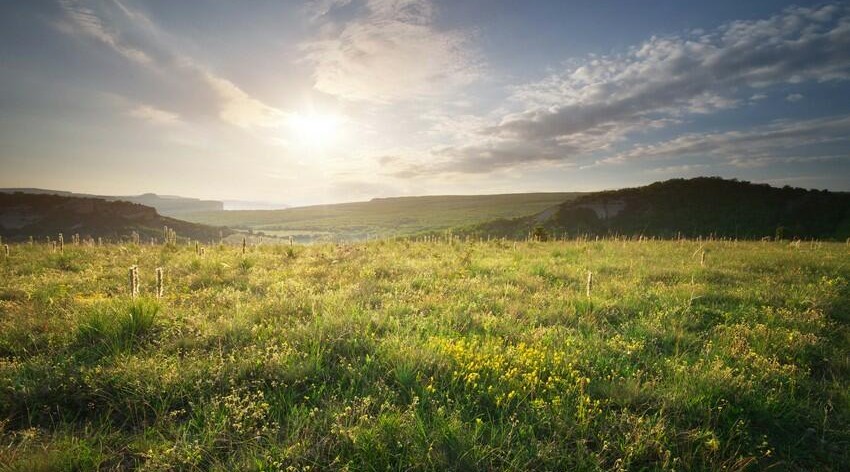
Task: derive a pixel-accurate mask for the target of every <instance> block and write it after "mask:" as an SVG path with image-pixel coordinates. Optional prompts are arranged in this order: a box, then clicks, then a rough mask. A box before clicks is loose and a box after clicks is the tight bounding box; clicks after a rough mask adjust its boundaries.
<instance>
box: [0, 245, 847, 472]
mask: <svg viewBox="0 0 850 472" xmlns="http://www.w3.org/2000/svg"><path fill="white" fill-rule="evenodd" d="M164 232H165V231H164ZM197 249H198V248H196V247H193V246H192V245H180V246H179V247H178V246H176V245H173V244H167V245H164V246H159V247H151V246H148V245H129V246H128V245H109V244H106V245H104V246H100V247H86V246H69V247H68V248H67V249H66V250H65V251H64V252H63V253H61V254H59V253H57V254H53V253H51V251H50V248H49V247H45V246H43V245H36V246H33V247H28V246H25V245H16V246H13V257H11V258H10V259H9V260H8V261H6V262H4V263H3V264H0V439H2V441H3V442H2V447H0V464H2V466H3V467H5V468H7V469H9V470H39V469H41V470H57V469H58V470H92V469H98V468H100V469H122V468H125V469H128V468H129V469H132V468H139V469H147V470H173V469H179V470H210V469H212V470H287V469H289V470H306V469H308V468H310V469H311V470H387V469H391V470H401V469H404V470H721V469H726V470H765V469H773V470H835V471H838V470H847V469H848V468H850V453H848V451H850V360H848V355H847V353H848V352H850V327H848V323H850V312H848V310H847V307H848V306H850V284H848V280H850V253H848V246H847V245H845V244H839V243H836V244H829V243H825V244H821V245H809V244H805V245H800V246H799V247H795V246H790V245H788V244H787V243H782V242H765V243H761V242H757V243H747V242H731V241H727V242H718V241H708V242H705V241H704V242H700V243H697V242H691V241H686V240H681V241H675V242H663V241H653V240H644V241H640V242H638V241H581V242H575V241H573V242H559V241H550V242H539V241H530V242H519V243H516V244H515V243H513V242H506V241H500V240H496V241H489V242H463V241H460V240H458V239H457V238H443V239H436V238H435V239H433V240H430V242H427V243H424V242H410V241H373V242H370V243H368V244H355V245H345V246H338V245H329V244H328V245H316V246H299V245H293V246H290V245H289V244H283V245H279V246H272V245H265V246H264V245H259V246H253V247H252V248H251V251H250V253H248V254H245V255H243V254H242V250H241V248H240V247H239V246H238V245H234V246H233V247H228V246H224V245H216V246H210V247H208V248H206V249H208V250H207V251H206V253H205V255H204V257H198V250H197ZM702 250H708V251H710V252H711V259H710V261H707V263H706V264H705V265H701V264H699V263H697V260H696V257H697V255H699V254H700V251H702ZM133 265H137V266H138V268H139V273H140V274H141V275H142V276H144V274H149V275H150V277H148V278H145V277H142V279H141V281H140V282H141V284H140V287H141V290H140V294H139V296H138V297H136V298H132V297H130V296H128V292H127V289H126V285H127V283H128V281H127V277H128V273H127V268H128V267H130V266H133ZM68 268H72V269H73V270H69V269H68ZM157 268H162V271H164V272H167V274H168V290H167V291H166V292H165V293H163V294H162V295H163V296H162V297H161V298H156V297H155V295H156V294H157V291H158V289H156V288H155V279H154V275H155V274H156V269H157ZM590 273H592V274H593V275H592V280H589V277H588V274H590ZM588 282H590V283H588ZM588 289H590V296H588V291H589V290H588Z"/></svg>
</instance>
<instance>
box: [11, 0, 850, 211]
mask: <svg viewBox="0 0 850 472" xmlns="http://www.w3.org/2000/svg"><path fill="white" fill-rule="evenodd" d="M848 79H850V2H837V3H836V2H833V3H800V2H797V3H792V2H785V1H767V0H747V1H744V2H742V1H740V0H735V1H729V0H719V1H713V2H702V1H699V2H697V1H681V0H667V1H650V0H646V1H641V2H623V1H607V0H593V1H592V0H581V1H579V0H575V1H571V0H547V1H544V0H525V1H522V2H519V1H514V0H314V1H305V2H296V1H289V0H278V1H271V0H253V1H250V2H239V1H225V0H196V1H192V2H174V1H172V0H55V1H50V0H21V1H14V0H7V1H5V2H3V3H2V4H0V169H2V171H0V187H39V188H49V189H55V190H70V191H76V192H84V193H94V194H100V195H129V194H139V193H145V192H155V193H159V194H171V195H183V196H191V197H199V198H212V199H220V200H243V201H256V202H276V203H286V204H290V205H305V204H315V203H330V202H343V201H359V200H366V199H369V198H373V197H386V196H400V195H426V194H430V195H435V194H488V193H513V192H533V191H593V190H602V189H612V188H620V187H628V186H637V185H643V184H647V183H651V182H654V181H659V180H666V179H670V178H680V177H685V178H687V177H695V176H701V175H710V176H721V177H726V178H738V179H742V180H748V181H753V182H764V183H769V184H772V185H778V186H782V185H791V186H799V187H807V188H818V189H831V190H842V191H850V80H848Z"/></svg>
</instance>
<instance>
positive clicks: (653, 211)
mask: <svg viewBox="0 0 850 472" xmlns="http://www.w3.org/2000/svg"><path fill="white" fill-rule="evenodd" d="M536 226H542V227H543V228H545V229H546V230H547V232H548V233H550V234H558V235H561V234H567V235H572V236H575V235H580V234H590V235H611V234H622V235H631V236H635V235H644V236H656V237H661V238H674V237H677V236H679V235H680V234H681V235H682V236H686V237H697V236H708V235H711V234H714V235H716V236H719V237H730V238H742V239H756V238H762V237H766V236H770V237H780V238H819V239H839V240H844V239H845V238H847V237H850V194H848V193H843V192H828V191H820V190H805V189H800V188H791V187H783V188H776V187H771V186H769V185H764V184H752V183H749V182H741V181H737V180H724V179H721V178H717V177H699V178H695V179H689V180H684V179H674V180H668V181H666V182H656V183H654V184H652V185H648V186H645V187H638V188H630V189H622V190H613V191H605V192H596V193H592V194H587V195H583V196H581V197H579V198H576V199H574V200H571V201H568V202H565V203H563V204H561V205H560V206H559V207H558V208H557V209H554V210H548V211H545V212H542V213H539V214H537V215H534V216H530V217H525V218H518V219H514V220H501V221H492V222H488V223H485V224H481V225H478V226H476V227H474V228H473V229H471V230H470V232H472V233H476V234H489V235H493V236H508V237H525V235H527V234H528V233H529V232H530V231H531V230H532V229H533V228H534V227H536Z"/></svg>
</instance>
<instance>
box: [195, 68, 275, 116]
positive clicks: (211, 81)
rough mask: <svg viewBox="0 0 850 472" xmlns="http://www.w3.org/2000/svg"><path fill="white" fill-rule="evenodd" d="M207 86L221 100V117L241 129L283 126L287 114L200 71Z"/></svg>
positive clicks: (231, 84) (232, 84)
mask: <svg viewBox="0 0 850 472" xmlns="http://www.w3.org/2000/svg"><path fill="white" fill-rule="evenodd" d="M199 72H200V74H201V75H202V76H203V77H204V79H205V80H206V82H207V84H208V85H209V86H210V87H211V88H212V89H213V90H214V91H215V92H216V94H217V95H218V97H219V99H220V103H219V117H220V118H221V119H222V120H224V121H226V122H228V123H230V124H232V125H235V126H238V127H240V128H253V127H277V126H280V125H282V124H283V122H284V120H285V117H286V113H285V112H283V111H282V110H279V109H277V108H275V107H272V106H269V105H266V104H265V103H263V102H261V101H260V100H257V99H256V98H254V97H251V96H250V95H248V94H247V93H245V92H244V91H243V90H242V89H240V88H239V87H237V86H236V85H235V84H234V83H233V82H231V81H229V80H227V79H223V78H221V77H218V76H216V75H213V74H212V73H210V72H209V71H207V70H204V69H199Z"/></svg>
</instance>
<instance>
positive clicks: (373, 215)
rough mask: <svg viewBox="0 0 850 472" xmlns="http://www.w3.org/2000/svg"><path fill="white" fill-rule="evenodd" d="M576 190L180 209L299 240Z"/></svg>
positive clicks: (460, 215)
mask: <svg viewBox="0 0 850 472" xmlns="http://www.w3.org/2000/svg"><path fill="white" fill-rule="evenodd" d="M579 195H581V194H579V193H518V194H501V195H441V196H423V197H396V198H375V199H372V200H370V201H368V202H354V203H340V204H334V205H315V206H306V207H296V208H288V209H285V210H255V211H224V212H206V213H194V214H190V215H186V216H185V218H186V219H187V220H189V221H193V222H196V223H205V224H211V225H222V226H230V227H232V228H241V229H248V230H251V231H254V232H263V233H264V234H267V235H274V236H289V235H292V236H293V237H295V238H296V239H297V240H299V241H305V242H306V241H316V240H322V239H336V238H339V239H345V240H361V239H366V238H367V237H382V236H391V235H410V234H416V233H418V232H423V231H431V230H441V229H446V228H453V227H458V226H466V225H470V224H475V223H483V222H485V221H489V220H493V219H497V218H516V217H520V216H526V215H533V214H536V213H538V212H540V211H543V210H545V209H546V208H550V207H552V206H555V205H558V204H560V203H562V202H564V201H567V200H570V199H572V198H576V197H577V196H579Z"/></svg>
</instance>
